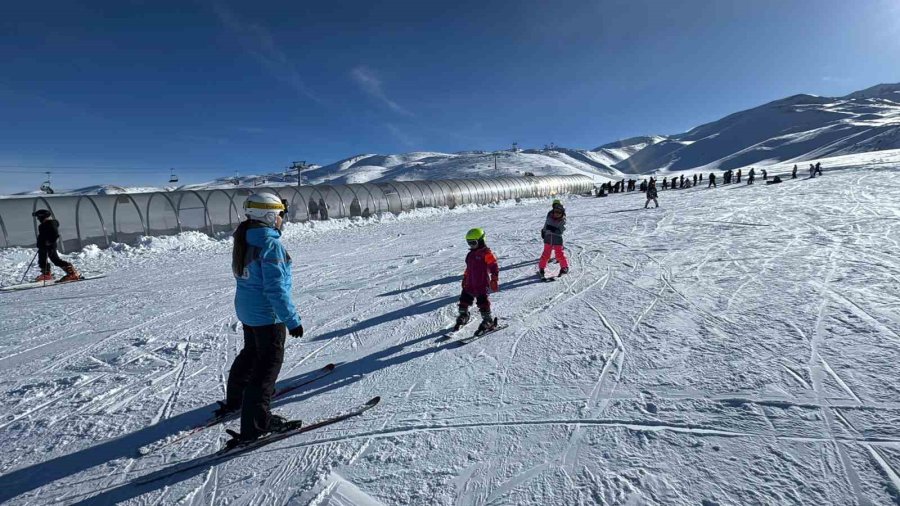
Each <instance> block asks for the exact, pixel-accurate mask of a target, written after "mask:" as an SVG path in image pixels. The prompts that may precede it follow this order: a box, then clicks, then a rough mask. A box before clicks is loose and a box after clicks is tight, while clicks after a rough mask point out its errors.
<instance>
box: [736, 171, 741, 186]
mask: <svg viewBox="0 0 900 506" xmlns="http://www.w3.org/2000/svg"><path fill="white" fill-rule="evenodd" d="M735 182H736V183H740V182H741V169H738V171H737V180H736V181H735Z"/></svg>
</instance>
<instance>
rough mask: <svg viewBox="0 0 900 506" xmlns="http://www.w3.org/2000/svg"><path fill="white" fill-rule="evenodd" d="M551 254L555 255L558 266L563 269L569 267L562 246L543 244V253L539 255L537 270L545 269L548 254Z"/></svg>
mask: <svg viewBox="0 0 900 506" xmlns="http://www.w3.org/2000/svg"><path fill="white" fill-rule="evenodd" d="M551 252H553V253H554V254H555V255H556V259H557V260H559V266H560V267H561V268H563V269H565V268H567V267H569V261H568V260H566V253H565V251H563V247H562V244H555V245H551V244H544V253H543V254H541V259H540V260H539V261H538V268H540V269H546V268H547V262H549V261H550V253H551Z"/></svg>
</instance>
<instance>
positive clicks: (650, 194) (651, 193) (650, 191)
mask: <svg viewBox="0 0 900 506" xmlns="http://www.w3.org/2000/svg"><path fill="white" fill-rule="evenodd" d="M656 197H657V194H656V184H651V185H650V186H649V187H648V188H647V202H645V203H644V209H647V206H649V205H650V201H651V200H652V201H653V203H654V204H655V206H656V207H659V201H657V200H656Z"/></svg>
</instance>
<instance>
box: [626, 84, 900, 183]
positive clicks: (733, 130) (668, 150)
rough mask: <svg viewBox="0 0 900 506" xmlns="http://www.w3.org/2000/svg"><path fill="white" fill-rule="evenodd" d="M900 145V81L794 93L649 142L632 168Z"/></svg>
mask: <svg viewBox="0 0 900 506" xmlns="http://www.w3.org/2000/svg"><path fill="white" fill-rule="evenodd" d="M897 148H900V84H881V85H878V86H873V87H871V88H868V89H866V90H862V91H858V92H855V93H851V94H849V95H846V96H844V97H836V98H828V97H817V96H814V95H794V96H791V97H787V98H784V99H781V100H776V101H774V102H770V103H768V104H765V105H762V106H759V107H755V108H753V109H749V110H746V111H741V112H737V113H734V114H731V115H729V116H726V117H724V118H722V119H720V120H718V121H714V122H712V123H707V124H705V125H700V126H698V127H696V128H694V129H692V130H690V131H688V132H685V133H683V134H677V135H672V136H669V137H668V138H667V139H664V140H661V141H659V142H655V143H652V144H649V145H647V146H646V147H644V148H643V149H641V150H639V151H637V152H636V153H634V154H633V155H632V156H630V157H628V158H627V159H624V160H622V161H621V162H619V163H617V164H615V168H616V169H619V170H621V171H623V172H626V173H648V172H654V171H658V170H668V171H685V170H725V169H733V168H739V167H746V166H748V165H751V164H757V165H770V164H773V163H778V162H794V161H797V162H800V161H806V160H813V159H819V158H824V157H832V156H840V155H847V154H853V153H862V152H867V151H880V150H885V149H897Z"/></svg>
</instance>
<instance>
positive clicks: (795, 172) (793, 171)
mask: <svg viewBox="0 0 900 506" xmlns="http://www.w3.org/2000/svg"><path fill="white" fill-rule="evenodd" d="M791 179H797V164H796V163H795V164H794V170H792V171H791Z"/></svg>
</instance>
